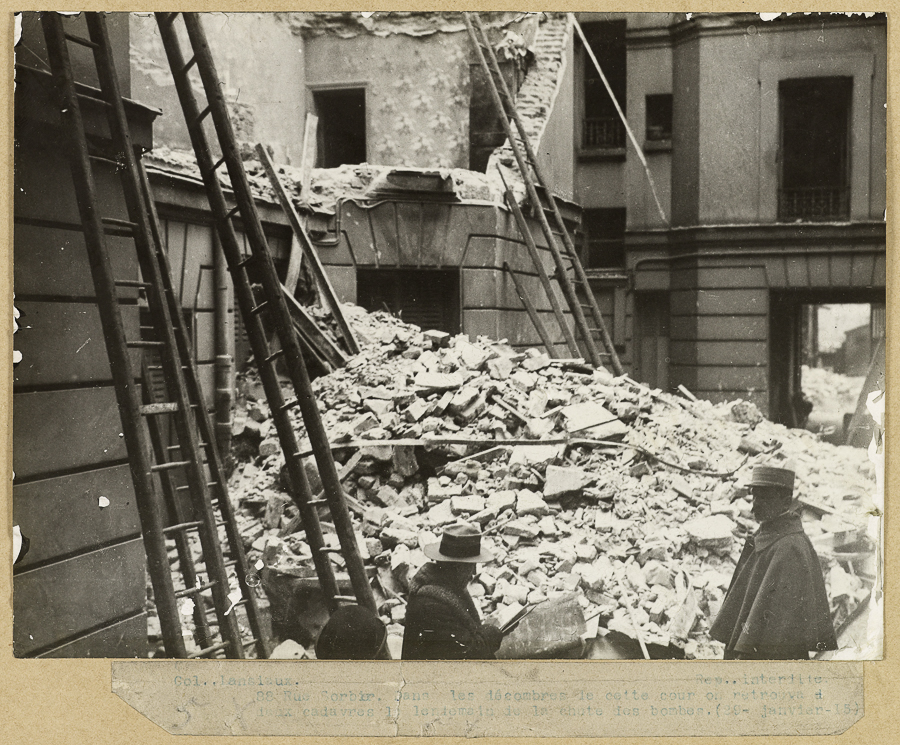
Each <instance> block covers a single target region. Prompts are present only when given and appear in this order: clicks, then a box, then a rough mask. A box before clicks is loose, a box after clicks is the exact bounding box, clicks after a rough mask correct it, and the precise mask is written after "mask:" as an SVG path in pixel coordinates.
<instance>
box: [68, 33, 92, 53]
mask: <svg viewBox="0 0 900 745" xmlns="http://www.w3.org/2000/svg"><path fill="white" fill-rule="evenodd" d="M65 36H66V39H68V40H69V41H71V42H72V43H73V44H80V45H81V46H83V47H88V48H89V49H97V48H98V47H99V46H100V45H99V44H98V43H97V42H96V41H91V40H90V39H85V38H84V37H83V36H75V35H74V34H66V35H65Z"/></svg>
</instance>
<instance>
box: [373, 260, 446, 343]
mask: <svg viewBox="0 0 900 745" xmlns="http://www.w3.org/2000/svg"><path fill="white" fill-rule="evenodd" d="M356 301H357V302H358V303H359V304H360V305H361V306H362V307H363V308H365V309H366V310H369V311H375V310H386V311H388V312H389V313H393V314H394V315H396V316H399V317H400V319H401V320H403V321H406V322H407V323H413V324H415V325H416V326H421V327H422V328H423V329H437V330H438V331H446V332H447V333H448V334H458V333H459V332H460V317H459V316H460V314H459V270H458V269H375V268H369V269H362V268H359V269H357V270H356Z"/></svg>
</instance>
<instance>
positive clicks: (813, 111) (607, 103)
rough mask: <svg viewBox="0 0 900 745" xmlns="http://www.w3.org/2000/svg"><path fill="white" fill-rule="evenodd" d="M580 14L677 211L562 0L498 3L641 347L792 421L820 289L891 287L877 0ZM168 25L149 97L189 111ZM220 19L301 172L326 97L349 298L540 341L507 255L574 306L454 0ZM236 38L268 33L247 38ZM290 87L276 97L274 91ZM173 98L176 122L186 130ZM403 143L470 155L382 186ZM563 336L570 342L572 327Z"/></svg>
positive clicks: (611, 294)
mask: <svg viewBox="0 0 900 745" xmlns="http://www.w3.org/2000/svg"><path fill="white" fill-rule="evenodd" d="M578 18H579V22H580V23H581V25H582V27H583V29H584V32H585V35H586V38H587V40H588V43H589V45H590V46H591V49H592V50H593V51H594V54H595V57H596V58H597V60H598V62H599V63H600V65H601V67H602V68H603V69H604V71H605V74H606V77H607V81H608V83H609V86H610V88H611V90H612V91H613V93H614V94H615V97H616V100H617V101H618V103H619V105H620V107H621V109H622V111H623V113H624V114H625V116H626V117H627V119H628V121H629V123H630V126H631V129H632V132H633V134H634V137H635V139H636V141H637V144H638V145H640V147H641V148H642V150H643V153H644V160H645V161H646V165H647V170H649V173H650V175H651V176H652V179H653V183H654V185H655V189H656V192H657V196H658V200H659V208H657V203H656V202H655V201H654V196H653V192H652V191H651V189H650V188H649V185H648V184H649V181H648V175H647V173H646V172H645V168H644V164H643V163H642V159H641V158H639V157H637V154H636V151H635V150H634V148H633V146H632V144H631V142H630V141H629V138H628V137H627V136H626V132H625V127H624V125H623V124H622V121H621V119H620V117H619V115H618V113H617V112H616V110H615V106H614V104H613V103H612V100H611V98H610V97H609V95H608V94H607V93H606V88H605V86H604V84H603V81H602V80H601V79H600V76H599V74H598V73H597V72H596V69H595V68H594V66H593V64H592V62H591V60H590V57H589V55H588V54H587V51H586V49H585V48H584V45H583V43H582V41H581V39H580V38H579V37H578V35H577V34H576V33H575V31H574V29H573V28H572V27H571V25H570V24H569V22H568V20H567V18H566V16H565V15H564V14H552V13H548V14H530V15H525V16H522V15H520V14H515V13H506V14H500V13H498V14H491V19H490V21H491V26H492V31H491V33H492V37H493V38H494V39H495V41H496V45H497V47H498V50H499V51H500V53H501V54H500V56H501V59H502V60H503V62H502V64H503V66H504V72H505V74H506V76H507V80H508V82H510V83H511V84H512V87H513V89H517V90H518V98H517V109H518V111H519V113H520V115H521V116H522V117H523V120H524V121H525V125H526V128H527V129H528V131H529V135H530V139H531V141H532V145H533V147H534V148H535V150H536V153H537V156H538V159H539V160H540V161H541V165H542V166H543V167H544V169H545V171H546V172H547V173H548V174H549V180H550V181H551V182H552V185H553V188H554V191H555V192H556V193H557V195H558V196H559V197H561V198H563V199H564V200H569V201H570V202H571V210H570V213H571V215H572V217H573V225H574V224H576V223H577V224H578V226H579V227H578V230H577V235H578V236H579V245H580V246H581V251H582V254H581V256H582V261H583V263H584V264H585V266H586V267H587V268H588V271H589V275H590V277H591V284H592V290H593V292H594V293H595V296H596V297H597V299H598V302H599V303H600V306H601V309H602V311H603V313H604V315H605V317H606V320H607V325H608V328H609V330H610V334H611V336H612V339H613V342H614V343H615V345H616V349H617V351H618V354H619V355H620V357H621V359H622V361H623V363H624V365H625V367H626V368H627V369H628V370H629V371H630V372H631V373H632V374H633V375H634V376H635V377H636V378H638V379H640V380H642V381H644V382H647V383H648V384H651V385H654V386H658V387H661V388H663V389H671V388H675V387H677V386H678V385H684V386H686V387H687V388H688V389H690V390H692V391H694V392H695V393H696V394H697V395H699V396H701V397H706V398H709V399H711V400H713V401H724V400H730V399H733V398H737V397H740V398H745V399H747V400H751V401H753V402H754V403H756V404H758V405H759V406H760V407H761V409H762V410H763V411H766V412H768V413H769V416H770V417H772V418H773V419H774V420H776V421H782V422H785V423H789V424H792V423H797V422H798V421H799V415H798V414H797V413H796V412H795V410H794V408H795V404H796V402H797V400H798V396H799V393H800V378H799V375H800V357H801V355H800V351H801V350H800V346H801V341H800V331H801V326H802V308H803V307H804V306H809V305H810V304H820V303H835V302H865V303H872V304H874V306H875V307H879V306H882V305H883V304H884V298H885V285H886V278H885V225H884V210H885V179H886V176H885V167H886V161H885V136H886V135H885V127H886V113H885V109H884V104H885V101H886V78H885V69H886V68H885V59H886V57H885V55H886V35H885V19H884V16H883V15H875V16H871V17H864V16H853V17H845V16H835V17H832V16H825V17H820V16H799V17H782V18H780V19H778V20H775V21H771V22H763V21H761V20H760V18H759V17H758V16H757V15H755V14H694V15H692V17H691V18H690V19H689V20H686V19H685V18H684V16H683V15H681V14H661V13H619V14H580V15H579V16H578ZM152 23H153V21H152V19H151V18H145V17H141V16H135V17H133V18H132V76H133V78H134V80H135V86H136V97H137V98H139V99H140V100H143V101H147V102H149V103H151V104H152V105H155V106H158V107H160V108H163V109H164V110H172V109H173V108H174V109H175V110H176V111H177V103H175V99H174V95H175V94H174V90H173V89H172V88H171V84H170V83H169V84H168V85H167V84H166V82H165V74H164V73H162V72H160V70H162V68H163V65H164V58H163V57H162V53H161V51H160V50H159V48H158V40H155V36H154V33H153V29H152ZM242 24H246V25H242ZM254 24H258V25H254ZM251 28H253V32H252V33H250V32H249V30H250V29H251ZM242 29H243V30H242ZM210 30H211V34H210V35H211V38H212V39H213V42H214V43H215V42H216V41H218V42H219V43H220V44H221V47H222V54H221V55H220V56H221V57H222V60H223V61H222V64H223V66H224V67H225V69H226V70H227V72H226V73H225V75H226V83H227V87H228V92H229V94H230V95H232V96H233V98H234V99H235V100H236V102H235V104H234V110H235V112H236V121H237V122H238V124H237V130H238V136H239V137H241V138H242V139H246V141H247V142H248V143H251V142H253V141H257V140H258V141H262V142H264V143H266V144H267V146H269V147H270V148H271V150H272V152H273V155H274V158H275V160H276V162H278V163H280V164H284V166H285V168H284V170H285V172H287V173H290V171H291V169H292V168H293V169H296V168H298V167H299V165H300V161H301V159H302V153H301V152H300V151H301V150H302V142H303V132H304V127H303V122H304V119H305V115H306V114H307V113H313V114H316V115H317V116H318V117H319V128H318V135H317V143H316V153H317V155H316V170H315V171H314V173H313V176H312V179H311V182H312V188H311V191H309V192H308V193H307V194H306V195H303V194H300V195H299V199H300V200H301V201H302V202H303V203H304V205H305V206H307V211H306V212H307V216H308V220H309V223H308V224H309V226H310V229H311V231H312V232H313V236H314V238H316V239H317V246H318V247H319V249H320V251H321V255H322V260H323V262H324V263H325V264H326V265H328V266H329V267H330V271H331V273H332V277H333V281H334V283H335V286H336V288H337V290H338V292H339V294H340V296H341V297H342V299H344V300H346V301H351V302H358V303H360V304H362V305H363V306H364V307H368V308H378V309H381V308H384V307H387V308H390V309H391V310H392V311H394V312H400V313H401V314H402V316H403V317H404V318H405V319H406V320H408V321H411V322H419V323H423V324H425V325H432V326H435V327H437V328H442V329H444V330H446V331H449V332H454V333H455V332H459V331H462V332H465V333H469V334H472V335H473V336H475V335H479V334H484V335H488V336H491V337H493V338H508V339H509V340H510V342H511V343H512V344H513V345H514V346H519V347H527V346H536V345H539V344H540V340H539V338H538V337H537V334H536V333H535V331H534V329H533V327H532V324H531V323H530V322H529V320H528V317H527V315H526V313H525V311H524V308H523V307H522V305H521V301H520V300H519V299H518V297H517V296H516V293H515V288H514V287H513V285H512V282H511V280H510V278H509V276H508V275H506V274H505V273H504V272H503V269H502V266H503V262H504V261H508V262H510V264H511V265H513V267H512V268H513V269H515V270H517V271H521V272H524V273H525V274H526V275H529V274H530V276H526V280H525V281H526V282H527V283H528V285H527V286H528V288H529V290H533V297H534V298H535V299H536V301H537V302H539V303H540V307H539V311H540V312H541V314H542V316H543V317H544V318H545V319H546V321H547V323H548V325H549V326H551V327H554V325H555V319H554V318H553V314H552V313H551V309H550V306H549V304H548V303H547V301H546V297H545V295H544V293H543V290H542V289H541V288H540V286H539V284H538V282H537V278H536V276H534V271H533V268H530V267H529V265H528V260H527V255H526V253H525V251H524V245H523V241H522V236H521V234H520V233H519V232H518V230H517V228H516V226H515V223H514V221H513V220H512V217H511V215H510V213H509V211H508V210H507V209H505V207H504V206H503V205H502V183H500V179H499V172H498V166H499V167H500V169H502V170H503V171H504V173H506V176H507V177H508V178H509V179H510V180H511V181H512V182H513V188H514V190H518V191H517V194H518V196H519V197H520V198H521V197H522V187H521V183H520V182H517V181H516V178H515V176H516V174H515V173H514V171H515V167H514V164H513V162H512V158H511V156H510V155H509V153H508V151H505V150H504V148H503V147H502V145H503V142H504V137H503V134H502V131H501V127H500V125H499V122H498V121H497V118H496V113H495V112H494V109H493V106H492V104H491V101H490V98H489V95H488V92H487V90H486V85H485V81H484V79H483V77H482V74H481V70H480V68H479V66H478V64H477V61H476V59H475V55H474V53H473V51H472V50H471V49H470V47H469V40H468V38H467V35H466V33H465V27H464V25H463V23H462V20H461V19H460V18H459V17H458V16H455V15H454V14H441V13H398V14H390V15H389V16H386V17H384V18H382V17H379V15H378V14H376V15H375V16H373V17H370V18H362V17H361V16H359V15H358V14H351V13H298V14H274V15H267V14H264V15H261V16H259V17H255V16H254V17H246V18H240V19H234V18H230V19H229V21H228V22H227V23H225V22H224V20H223V22H222V23H221V24H217V23H216V22H212V23H211V27H210ZM238 36H240V37H241V38H248V39H251V42H250V44H240V45H234V44H231V43H230V42H231V41H233V40H234V39H235V38H237V37H238ZM254 45H256V46H254ZM257 47H258V48H257ZM263 47H266V48H267V49H275V50H278V53H277V54H275V53H273V54H263V53H262V49H263ZM226 50H227V51H226ZM154 60H155V61H154ZM270 63H271V64H270ZM242 76H243V77H242ZM272 76H274V78H273V77H272ZM270 79H271V80H272V85H271V86H269V85H259V84H258V81H259V80H270ZM275 79H277V80H280V81H284V80H291V85H290V86H285V85H283V83H280V84H276V83H275V82H274V81H275ZM251 81H253V82H251ZM286 88H289V90H288V91H287V92H285V93H284V94H282V91H285V90H286ZM271 90H278V91H279V95H278V97H277V98H278V100H277V101H271V100H268V99H265V98H260V97H264V96H266V95H268V94H267V93H266V91H271ZM822 101H829V102H831V103H830V104H829V105H828V106H824V105H822ZM166 119H169V120H170V121H168V122H167V123H165V124H163V125H162V126H160V125H158V126H157V132H164V136H163V140H162V141H163V144H165V145H168V146H170V147H173V148H176V149H177V148H180V147H185V146H186V145H187V142H186V135H185V134H184V133H181V134H179V133H178V131H177V130H178V125H177V123H176V124H175V125H173V124H172V122H171V117H166V116H163V117H162V118H161V120H160V121H161V122H162V121H163V120H166ZM176 119H177V118H176ZM390 166H393V167H395V168H398V169H401V168H413V169H446V173H451V174H452V176H450V179H449V181H445V182H443V183H442V184H441V185H438V184H437V182H435V183H434V184H430V185H426V184H425V183H424V182H425V180H424V179H419V180H418V183H417V184H415V185H410V184H406V185H405V191H406V192H407V193H405V194H402V195H398V194H397V192H396V190H395V191H394V193H393V194H391V193H384V192H382V193H379V194H375V195H373V194H372V193H369V194H368V195H367V194H366V189H367V187H368V186H369V185H370V184H371V183H372V181H373V180H375V179H376V177H377V176H379V175H381V174H383V173H384V172H385V171H386V170H388V169H386V168H382V167H390ZM159 170H160V171H163V172H165V171H169V170H173V169H169V168H168V167H167V165H166V163H165V161H164V160H163V161H162V162H161V163H160V169H159ZM299 180H300V179H299V176H298V177H297V182H298V188H297V191H300V189H299ZM429 189H430V190H431V193H430V194H429V193H427V191H428V190H429ZM450 192H455V193H450ZM366 197H368V198H366ZM171 201H172V202H177V201H178V197H175V196H173V197H172V200H171ZM167 203H168V204H171V202H167ZM276 222H277V218H276ZM276 232H277V231H276ZM535 232H536V233H537V231H535ZM553 335H554V341H555V342H557V343H558V345H559V346H558V350H559V351H560V353H564V350H565V348H564V346H563V343H562V342H563V340H562V338H561V336H560V333H559V329H558V325H557V326H556V327H555V329H554V334H553Z"/></svg>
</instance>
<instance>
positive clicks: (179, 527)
mask: <svg viewBox="0 0 900 745" xmlns="http://www.w3.org/2000/svg"><path fill="white" fill-rule="evenodd" d="M198 525H200V522H199V521H194V522H190V523H178V524H177V525H170V526H169V527H168V528H163V533H166V534H168V533H175V532H176V531H179V530H191V529H192V528H196V527H197V526H198Z"/></svg>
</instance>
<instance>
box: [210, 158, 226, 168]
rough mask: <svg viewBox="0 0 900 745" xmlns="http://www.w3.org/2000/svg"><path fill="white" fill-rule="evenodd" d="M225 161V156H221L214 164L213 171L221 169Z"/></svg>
mask: <svg viewBox="0 0 900 745" xmlns="http://www.w3.org/2000/svg"><path fill="white" fill-rule="evenodd" d="M224 162H225V156H224V155H223V156H222V157H221V158H219V159H218V160H217V161H216V162H215V163H214V164H213V167H212V170H213V171H218V170H219V166H220V165H222V164H223V163H224Z"/></svg>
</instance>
